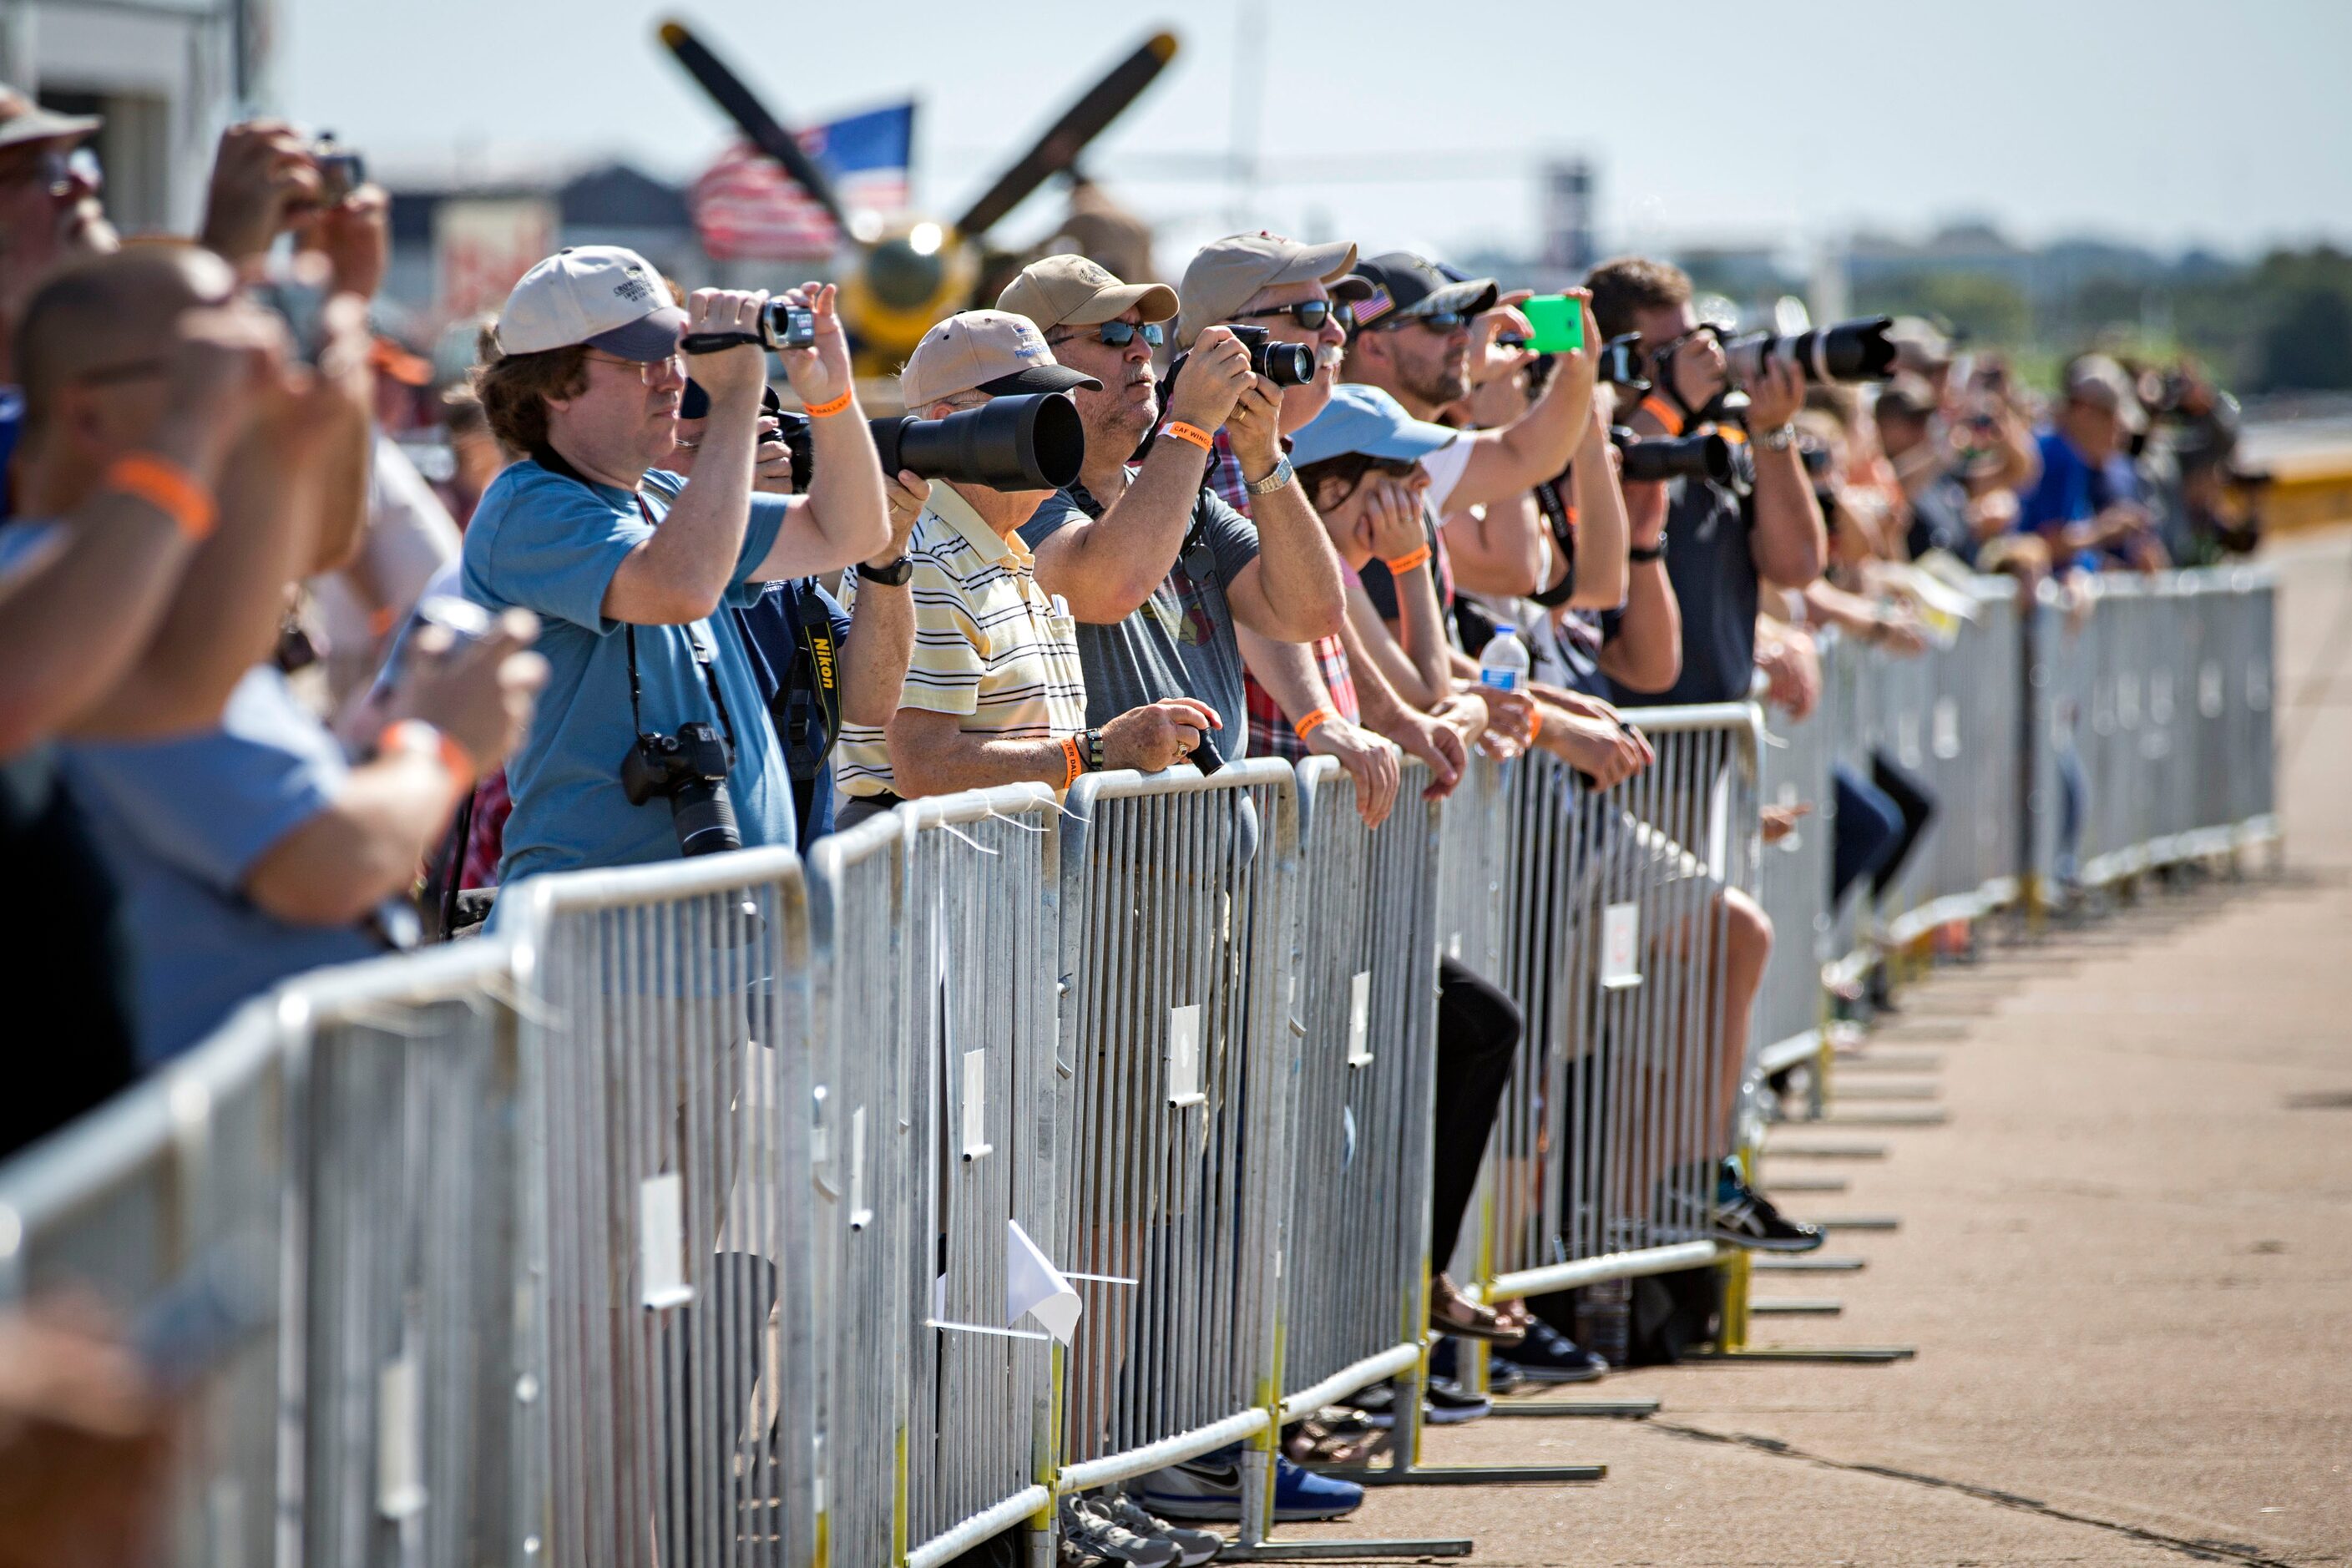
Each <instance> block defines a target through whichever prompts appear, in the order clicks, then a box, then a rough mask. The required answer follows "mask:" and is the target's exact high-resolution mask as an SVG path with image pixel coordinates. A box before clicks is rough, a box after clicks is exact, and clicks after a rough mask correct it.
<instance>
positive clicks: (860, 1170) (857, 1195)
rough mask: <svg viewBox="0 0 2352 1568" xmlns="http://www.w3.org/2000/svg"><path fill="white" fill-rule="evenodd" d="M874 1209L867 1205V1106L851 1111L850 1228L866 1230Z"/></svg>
mask: <svg viewBox="0 0 2352 1568" xmlns="http://www.w3.org/2000/svg"><path fill="white" fill-rule="evenodd" d="M873 1217H874V1211H873V1210H872V1209H870V1208H867V1207H866V1108H865V1107H864V1106H862V1105H861V1106H859V1107H858V1108H857V1109H856V1110H853V1111H851V1112H850V1113H849V1228H850V1229H852V1230H864V1229H865V1228H866V1221H867V1220H870V1219H872V1218H873Z"/></svg>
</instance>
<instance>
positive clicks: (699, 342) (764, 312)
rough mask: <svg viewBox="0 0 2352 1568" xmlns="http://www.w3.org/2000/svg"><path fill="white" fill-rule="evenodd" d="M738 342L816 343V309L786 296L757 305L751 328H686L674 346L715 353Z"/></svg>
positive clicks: (777, 345) (777, 346)
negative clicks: (698, 329) (688, 329)
mask: <svg viewBox="0 0 2352 1568" xmlns="http://www.w3.org/2000/svg"><path fill="white" fill-rule="evenodd" d="M740 343H757V344H759V345H760V346H761V348H763V349H805V348H813V347H814V346H815V344H816V312H815V311H814V310H810V309H809V308H808V307H806V306H805V305H795V304H793V302H792V301H790V300H782V299H777V300H769V301H768V302H767V303H766V304H764V305H762V306H761V307H760V314H759V317H758V319H757V321H755V323H754V326H753V330H752V331H749V332H688V333H687V334H686V336H685V337H683V338H681V339H679V340H678V345H677V346H678V348H679V349H680V350H681V351H683V352H684V353H690V354H715V353H719V351H720V350H722V349H731V348H734V347H736V346H737V345H738V344H740Z"/></svg>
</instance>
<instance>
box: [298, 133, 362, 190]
mask: <svg viewBox="0 0 2352 1568" xmlns="http://www.w3.org/2000/svg"><path fill="white" fill-rule="evenodd" d="M303 151H305V152H307V153H310V162H311V163H312V164H314V165H315V166H316V167H317V168H318V171H319V205H320V206H329V207H331V206H336V205H341V202H342V200H343V198H344V197H345V196H348V195H351V194H352V192H353V191H355V190H358V189H359V188H360V187H361V186H362V185H364V184H367V160H366V159H365V158H362V157H361V156H360V154H359V153H358V152H357V151H355V150H354V149H352V148H350V147H347V146H345V145H344V144H343V143H342V142H338V141H336V140H335V133H334V132H331V131H321V132H319V139H318V140H317V141H316V142H311V143H310V146H309V147H307V148H305V149H303Z"/></svg>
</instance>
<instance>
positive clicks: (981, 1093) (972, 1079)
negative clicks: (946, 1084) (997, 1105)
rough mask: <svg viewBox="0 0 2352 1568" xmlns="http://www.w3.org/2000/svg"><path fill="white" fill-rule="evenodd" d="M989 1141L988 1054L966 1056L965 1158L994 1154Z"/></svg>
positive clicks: (969, 1052) (964, 1073)
mask: <svg viewBox="0 0 2352 1568" xmlns="http://www.w3.org/2000/svg"><path fill="white" fill-rule="evenodd" d="M993 1152H995V1151H994V1150H993V1149H992V1148H990V1147H989V1142H988V1053H987V1051H985V1050H978V1051H966V1052H964V1054H963V1157H964V1158H965V1159H967V1160H977V1159H979V1158H980V1157H981V1156H982V1155H983V1154H990V1153H993Z"/></svg>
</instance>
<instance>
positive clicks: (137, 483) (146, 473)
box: [105, 452, 220, 543]
mask: <svg viewBox="0 0 2352 1568" xmlns="http://www.w3.org/2000/svg"><path fill="white" fill-rule="evenodd" d="M105 486H106V488H107V489H110V490H113V491H115V492H117V493H118V494H121V495H126V496H130V497H131V498H132V499H133V500H143V501H145V502H146V503H147V504H148V505H149V506H152V507H153V508H154V509H155V510H157V511H160V512H162V513H163V515H164V516H165V517H168V518H170V519H171V520H172V521H173V522H174V523H176V524H178V525H179V530H180V531H181V532H182V533H183V534H184V535H186V536H187V539H188V541H189V542H190V543H194V542H196V541H198V540H201V539H203V538H204V537H205V535H206V534H208V533H210V532H212V531H213V525H214V524H215V523H216V522H218V521H220V509H219V508H218V507H217V506H216V505H215V504H214V501H213V493H212V491H210V490H208V489H205V487H204V485H203V483H202V482H201V481H200V480H198V479H197V478H196V476H195V475H194V474H192V473H190V472H188V470H187V469H185V468H182V467H180V465H179V464H177V463H175V462H173V461H172V459H171V458H159V457H157V456H156V455H155V454H154V453H152V452H127V453H125V454H123V455H122V456H121V457H120V458H115V459H114V461H113V462H111V463H110V464H108V465H107V468H106V479H105Z"/></svg>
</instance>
